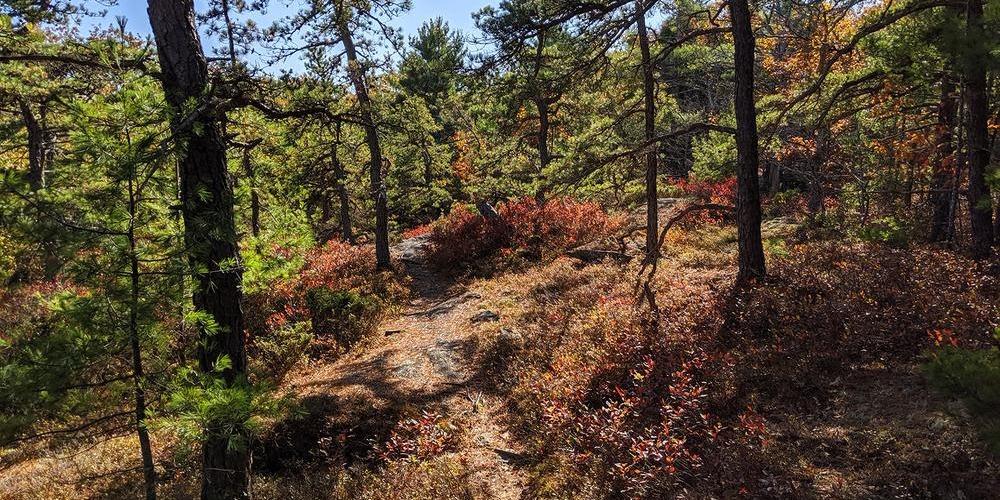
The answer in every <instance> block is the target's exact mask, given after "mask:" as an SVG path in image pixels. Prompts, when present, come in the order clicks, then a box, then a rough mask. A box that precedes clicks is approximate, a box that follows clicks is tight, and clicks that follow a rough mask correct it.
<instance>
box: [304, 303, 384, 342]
mask: <svg viewBox="0 0 1000 500" xmlns="http://www.w3.org/2000/svg"><path fill="white" fill-rule="evenodd" d="M306 305H307V307H308V308H309V312H310V314H311V316H312V329H313V333H314V334H315V335H316V336H318V337H321V338H322V337H327V336H329V337H332V338H333V340H334V341H335V342H336V343H337V344H338V345H341V346H343V347H345V348H350V347H351V346H353V345H354V344H356V343H357V342H358V341H359V340H361V339H362V338H363V337H365V336H366V335H367V334H369V333H371V332H372V330H373V329H374V328H375V327H376V326H378V322H379V320H380V319H381V315H382V312H383V304H382V303H381V302H380V301H379V300H378V299H376V298H374V297H372V296H369V295H361V294H359V293H357V292H354V291H351V290H336V291H335V290H332V289H330V288H314V289H311V290H309V291H308V292H307V293H306Z"/></svg>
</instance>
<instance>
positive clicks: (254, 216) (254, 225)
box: [243, 142, 260, 238]
mask: <svg viewBox="0 0 1000 500" xmlns="http://www.w3.org/2000/svg"><path fill="white" fill-rule="evenodd" d="M258 144H259V142H258ZM252 151H253V145H250V146H248V147H247V148H245V149H244V150H243V172H244V173H245V174H246V176H247V181H249V182H250V233H251V234H253V236H254V238H256V237H258V236H260V193H258V192H257V172H256V170H255V169H254V168H253V158H251V157H250V153H251V152H252Z"/></svg>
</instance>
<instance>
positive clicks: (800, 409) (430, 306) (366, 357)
mask: <svg viewBox="0 0 1000 500" xmlns="http://www.w3.org/2000/svg"><path fill="white" fill-rule="evenodd" d="M671 205H672V204H671V203H666V204H664V206H663V207H662V209H663V210H664V216H666V215H669V213H670V212H672V211H673V207H672V206H671ZM664 218H665V219H666V217H664ZM774 226H775V223H774V222H773V221H772V223H770V224H768V227H770V228H773V227H774ZM716 240H718V241H724V243H721V244H718V245H716V244H714V243H713V246H712V247H711V248H709V249H707V250H705V253H706V254H707V255H710V257H711V260H713V261H715V262H716V264H704V263H699V264H685V263H683V262H684V261H685V259H687V260H690V261H692V262H701V261H702V260H704V258H703V257H701V256H696V257H690V256H689V257H683V256H678V255H672V256H669V257H668V258H669V259H671V260H670V262H671V264H670V266H673V267H670V271H669V272H671V273H677V274H678V277H677V279H679V280H681V279H693V280H699V281H701V282H703V283H700V285H705V286H708V287H709V288H711V287H712V286H715V285H713V284H712V283H713V282H714V281H718V282H720V283H722V282H727V281H729V280H731V267H732V264H731V260H732V255H733V254H734V252H735V242H734V241H731V240H730V239H727V238H712V241H716ZM427 245H428V242H427V239H426V237H416V238H410V239H407V240H404V241H402V242H401V243H399V244H398V245H397V246H396V247H395V248H394V249H393V252H394V255H396V256H397V258H398V260H399V261H400V262H401V263H402V264H403V265H404V266H405V268H406V272H407V274H408V275H409V277H410V282H409V286H410V291H411V294H410V300H409V302H408V303H407V304H405V307H404V309H403V310H402V311H400V312H399V314H396V315H393V316H392V317H390V318H388V319H387V320H386V321H385V322H384V323H383V324H382V325H381V326H380V327H379V329H378V330H377V335H375V336H374V338H371V339H369V340H366V341H365V342H364V343H363V344H362V345H359V346H357V347H356V348H354V349H352V350H351V351H350V352H348V353H347V354H344V355H342V356H340V357H337V358H319V359H314V360H312V361H311V362H310V363H308V364H307V365H306V366H303V367H301V368H300V369H298V370H297V371H296V372H295V373H294V374H293V375H291V376H290V378H289V379H288V380H286V383H285V384H283V388H284V389H285V390H286V391H287V392H288V393H289V394H290V395H292V396H294V397H295V399H296V400H297V401H298V402H299V405H300V407H301V410H302V415H301V416H300V418H294V419H290V420H287V421H285V422H283V423H279V424H278V426H277V428H276V429H274V430H273V431H272V432H271V433H270V436H268V437H267V438H266V439H265V440H264V441H263V442H261V443H259V445H258V447H257V449H256V450H255V453H254V469H255V486H254V487H255V491H254V493H255V497H257V498H282V499H284V500H293V499H299V498H380V499H381V498H394V499H395V498H400V499H402V498H407V499H409V498H414V499H415V498H476V499H520V498H535V497H537V496H538V495H537V490H536V489H535V488H536V487H537V486H538V485H537V484H536V483H534V482H533V481H535V480H536V479H537V478H535V477H533V474H536V473H537V470H535V468H536V466H537V465H538V464H537V463H535V461H534V459H533V458H531V454H530V452H529V450H528V447H527V446H526V444H525V443H521V442H518V436H519V435H520V434H521V433H520V432H519V430H518V429H514V428H512V425H513V424H512V422H516V421H517V419H516V418H512V417H515V415H510V414H508V412H509V411H511V410H510V408H511V401H510V395H509V394H505V393H504V392H503V391H502V390H501V389H500V388H498V387H496V380H497V377H496V375H497V374H496V373H494V372H495V371H496V370H497V366H495V365H490V363H489V362H488V360H487V359H484V357H483V353H484V351H487V350H488V347H489V346H491V345H493V344H494V343H495V342H496V341H497V339H498V338H501V337H504V336H508V337H511V338H515V340H516V341H521V342H523V341H524V338H520V336H522V335H526V336H527V337H528V338H529V339H530V336H531V335H532V334H533V333H532V331H531V329H530V328H529V327H528V326H527V325H525V324H521V322H522V320H523V319H524V318H523V314H525V311H527V310H529V309H530V308H531V307H533V306H534V307H537V306H538V304H537V303H536V304H532V302H531V301H532V300H534V299H532V296H531V293H533V292H531V290H533V289H534V290H538V289H549V288H553V289H554V288H557V285H556V283H557V282H558V283H562V284H561V285H558V286H569V285H566V283H572V284H574V285H572V286H576V287H578V288H583V289H585V288H587V287H588V286H591V282H589V281H588V280H589V279H592V278H593V276H595V275H601V274H602V273H603V274H604V275H608V276H612V277H613V278H614V279H617V280H621V279H628V278H627V277H626V276H625V275H623V274H622V273H624V272H627V271H628V270H630V269H632V267H628V266H625V267H619V266H617V265H615V264H612V263H602V264H596V265H594V266H582V265H578V264H579V263H576V262H573V263H569V262H567V260H568V259H558V260H557V261H556V262H552V263H548V264H542V265H540V266H537V267H532V268H528V269H523V270H521V271H517V272H510V273H498V274H497V275H496V276H493V277H491V278H485V279H472V278H468V277H467V276H464V275H463V274H461V273H458V272H457V271H456V272H449V271H442V270H438V269H436V268H434V267H432V266H430V265H428V264H427V262H426V260H425V256H424V251H425V249H426V247H427ZM698 255H701V254H698ZM691 276H695V278H691ZM706 283H707V285H706ZM700 285H699V286H700ZM719 286H721V285H719ZM561 293H563V295H560V296H559V297H558V298H556V299H554V300H557V301H561V300H564V298H565V300H570V299H569V297H571V296H572V295H573V294H574V293H575V292H573V291H572V290H571V289H568V288H567V289H566V290H564V291H563V292H561ZM519 332H520V333H519ZM541 347H546V348H549V347H550V346H541ZM762 375H763V374H762ZM801 386H802V389H801V390H798V389H795V388H790V389H791V391H792V392H795V393H796V394H798V397H796V398H794V399H793V400H783V399H780V398H776V399H771V400H765V401H761V404H760V406H759V407H758V408H757V411H758V412H759V413H760V414H761V416H762V417H763V418H764V419H765V421H766V425H767V428H768V431H769V435H770V439H769V444H768V446H767V452H766V453H764V454H763V456H761V457H760V458H761V461H762V463H761V464H760V465H761V469H762V470H764V471H765V475H764V477H758V478H756V479H755V480H756V481H759V482H760V483H761V484H759V485H757V486H758V491H760V492H767V493H766V495H767V496H768V497H772V498H859V499H860V498H950V499H956V500H957V499H962V498H990V497H991V494H990V493H989V492H991V491H992V492H993V493H994V494H995V492H996V491H998V490H997V488H1000V462H998V461H997V460H996V459H995V458H994V457H992V456H990V455H989V454H988V453H985V450H984V447H983V445H982V443H981V442H980V441H979V439H978V438H977V436H976V431H975V427H974V425H972V424H971V423H970V418H969V415H968V413H967V412H966V410H965V409H964V407H963V405H962V404H960V403H958V402H957V401H955V400H954V399H952V398H949V397H947V396H944V395H941V394H940V393H938V392H936V391H934V390H933V389H932V388H931V387H930V386H929V384H928V383H927V380H926V378H925V377H924V376H923V375H922V374H921V373H920V372H919V364H918V362H917V361H915V360H907V361H905V362H903V361H897V360H894V359H891V358H887V359H883V360H881V361H880V362H875V363H871V362H869V363H864V364H862V363H846V364H844V365H843V366H840V367H837V368H836V369H835V370H833V371H831V372H828V373H824V374H822V377H818V378H816V379H815V380H804V381H801ZM407 422H411V423H414V424H415V426H416V427H417V428H418V431H419V430H421V429H422V430H428V427H430V428H433V429H431V431H432V432H430V433H429V434H427V435H424V436H418V438H419V439H424V444H427V442H428V441H429V442H430V444H431V445H434V444H435V443H436V441H435V440H439V441H440V443H437V444H440V445H441V447H440V448H439V449H437V450H432V451H433V452H432V453H430V454H429V455H430V456H429V457H421V456H419V450H416V452H415V453H414V455H415V456H414V457H413V460H403V461H402V462H403V463H404V464H405V465H404V467H410V469H408V472H406V474H405V477H401V476H399V475H395V476H394V475H393V472H392V471H391V468H392V466H390V467H389V468H387V469H379V468H371V467H369V465H370V463H371V462H369V461H368V458H369V457H372V456H373V455H378V454H379V453H382V452H384V450H385V447H386V443H390V444H391V443H392V441H393V436H394V433H396V432H399V429H400V425H401V424H403V425H405V424H406V423H407ZM434 431H440V432H437V433H435V432H434ZM419 439H418V440H419ZM405 440H409V441H413V440H414V439H413V436H412V435H411V436H408V437H406V439H404V441H405ZM154 444H155V445H156V446H157V448H158V450H160V453H158V457H157V460H158V462H160V463H163V464H174V465H171V466H168V467H167V470H165V471H164V473H163V474H161V478H162V480H163V481H162V484H161V487H160V494H161V496H162V497H164V498H187V497H192V496H194V495H196V492H197V460H191V457H188V460H187V461H186V462H189V464H188V465H183V463H185V462H184V461H183V460H177V458H176V457H175V456H174V455H173V453H174V452H173V451H172V448H173V446H172V444H171V442H169V440H157V442H156V443H154ZM135 445H136V443H135V440H134V439H133V438H132V437H131V436H128V435H126V436H122V437H117V438H113V439H111V440H107V441H103V442H102V443H101V444H99V445H91V444H86V443H84V444H80V443H77V444H75V445H71V446H68V447H63V448H61V449H58V450H57V449H44V448H39V449H38V450H35V451H31V450H25V451H22V452H20V456H19V457H18V456H3V455H0V465H2V461H3V460H5V459H8V458H12V459H13V460H14V461H13V462H12V463H13V465H11V463H10V462H9V463H8V465H5V466H0V499H4V498H95V497H97V498H107V497H117V498H128V497H133V496H134V494H135V493H137V489H136V488H137V485H139V484H140V480H141V477H140V476H139V475H138V473H137V472H135V471H136V468H135V467H136V466H137V465H138V463H137V456H136V455H137V454H136V453H134V450H135ZM411 451H412V450H411ZM195 458H196V457H195ZM442 460H443V461H445V462H446V463H447V464H449V465H448V466H447V467H445V469H446V470H447V472H446V473H445V475H446V476H448V475H449V474H450V476H448V477H446V478H445V479H444V482H443V483H442V481H441V477H439V476H434V474H436V473H439V469H432V468H429V467H428V466H427V464H440V463H441V461H442ZM355 465H357V467H354V466H355ZM345 467H346V468H347V469H349V470H353V471H355V472H356V473H354V474H343V472H344V470H345ZM115 470H125V471H131V472H130V474H129V475H126V476H122V475H113V474H112V472H113V471H115ZM435 471H438V472H435ZM345 478H347V479H345ZM126 481H127V482H126ZM344 481H355V483H354V484H344ZM421 481H423V484H425V485H426V484H430V486H428V487H427V488H426V489H416V488H415V487H414V486H413V485H414V482H421ZM372 483H378V484H377V486H376V487H372ZM359 491H360V492H363V493H364V494H359V493H358V492H359ZM39 492H44V493H39ZM733 496H739V495H738V494H734V495H733ZM556 497H559V496H558V494H557V495H556ZM692 497H695V498H697V497H699V495H698V494H693V495H692ZM992 497H994V498H995V495H993V496H992Z"/></svg>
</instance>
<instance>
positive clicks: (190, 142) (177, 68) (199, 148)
mask: <svg viewBox="0 0 1000 500" xmlns="http://www.w3.org/2000/svg"><path fill="white" fill-rule="evenodd" d="M148 12H149V21H150V25H151V26H152V29H153V35H154V37H155V39H156V47H157V53H158V56H159V61H160V71H161V82H162V84H163V90H164V94H165V95H166V100H167V103H168V104H170V106H171V108H173V111H174V113H175V118H174V119H175V123H174V128H175V129H176V128H177V127H179V126H180V123H181V120H183V118H184V115H185V114H186V113H189V112H190V111H189V110H190V102H191V101H195V102H198V103H201V102H202V100H203V99H204V98H205V94H206V92H207V90H208V86H209V81H208V65H207V63H206V62H205V55H204V53H203V52H202V47H201V41H200V39H199V38H198V32H197V30H196V28H195V14H194V1H193V0H148ZM223 119H224V117H221V116H212V115H208V114H204V112H202V114H200V115H199V116H196V117H194V119H193V120H192V123H191V126H190V128H188V129H185V130H180V129H178V130H175V131H174V132H175V133H176V134H178V136H179V137H181V138H182V139H181V140H183V141H184V143H185V144H184V147H183V148H181V151H182V153H181V158H180V177H181V197H182V207H183V208H182V211H183V216H184V242H185V244H186V247H187V251H188V254H189V260H190V265H191V268H192V272H193V274H194V278H195V283H196V286H195V290H194V294H193V295H194V297H193V303H194V308H195V310H196V311H199V312H202V313H205V314H208V315H209V316H211V317H212V319H213V320H214V323H215V324H214V325H212V326H210V325H209V324H206V322H201V324H200V325H199V343H198V361H199V365H200V368H201V370H202V371H203V372H204V373H205V374H206V375H207V376H210V377H220V378H221V379H222V381H223V382H224V383H225V384H226V385H229V386H234V385H236V384H237V383H246V368H247V357H246V349H245V345H244V339H243V311H242V309H241V308H240V301H241V299H242V292H241V288H240V287H241V285H242V281H243V273H242V271H241V269H240V255H239V247H238V246H237V236H236V224H235V222H234V213H233V212H234V208H233V187H232V183H231V180H230V178H229V175H228V172H227V168H226V146H225V143H224V142H223V138H222V135H221V134H220V126H219V124H220V123H221V122H222V121H223ZM223 357H225V358H228V360H229V365H228V366H227V367H225V368H222V369H220V370H216V369H215V368H216V364H217V362H218V361H219V360H220V359H221V358H223ZM225 424H226V425H235V426H236V428H235V429H234V430H232V431H230V432H232V433H235V434H236V436H229V435H219V434H216V433H214V432H213V433H209V434H208V435H207V436H206V438H205V440H204V443H203V445H202V446H203V467H202V490H201V496H202V498H204V499H232V498H249V492H250V471H249V469H250V450H249V448H248V447H247V446H235V447H233V446H230V438H235V439H237V440H241V441H243V442H245V441H246V437H247V431H246V429H244V428H243V427H242V426H241V425H240V424H239V423H238V422H225Z"/></svg>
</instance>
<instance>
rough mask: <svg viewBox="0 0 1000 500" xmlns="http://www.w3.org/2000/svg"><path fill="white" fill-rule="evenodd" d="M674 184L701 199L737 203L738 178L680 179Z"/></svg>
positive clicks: (688, 194) (721, 202)
mask: <svg viewBox="0 0 1000 500" xmlns="http://www.w3.org/2000/svg"><path fill="white" fill-rule="evenodd" d="M674 186H675V187H677V188H678V189H680V190H681V192H683V193H684V194H686V195H687V196H691V197H693V198H697V199H698V200H699V201H703V202H710V203H719V204H722V205H732V204H733V203H736V178H735V177H729V178H727V179H723V180H721V181H703V180H693V181H692V180H689V179H679V180H677V182H675V183H674Z"/></svg>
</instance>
